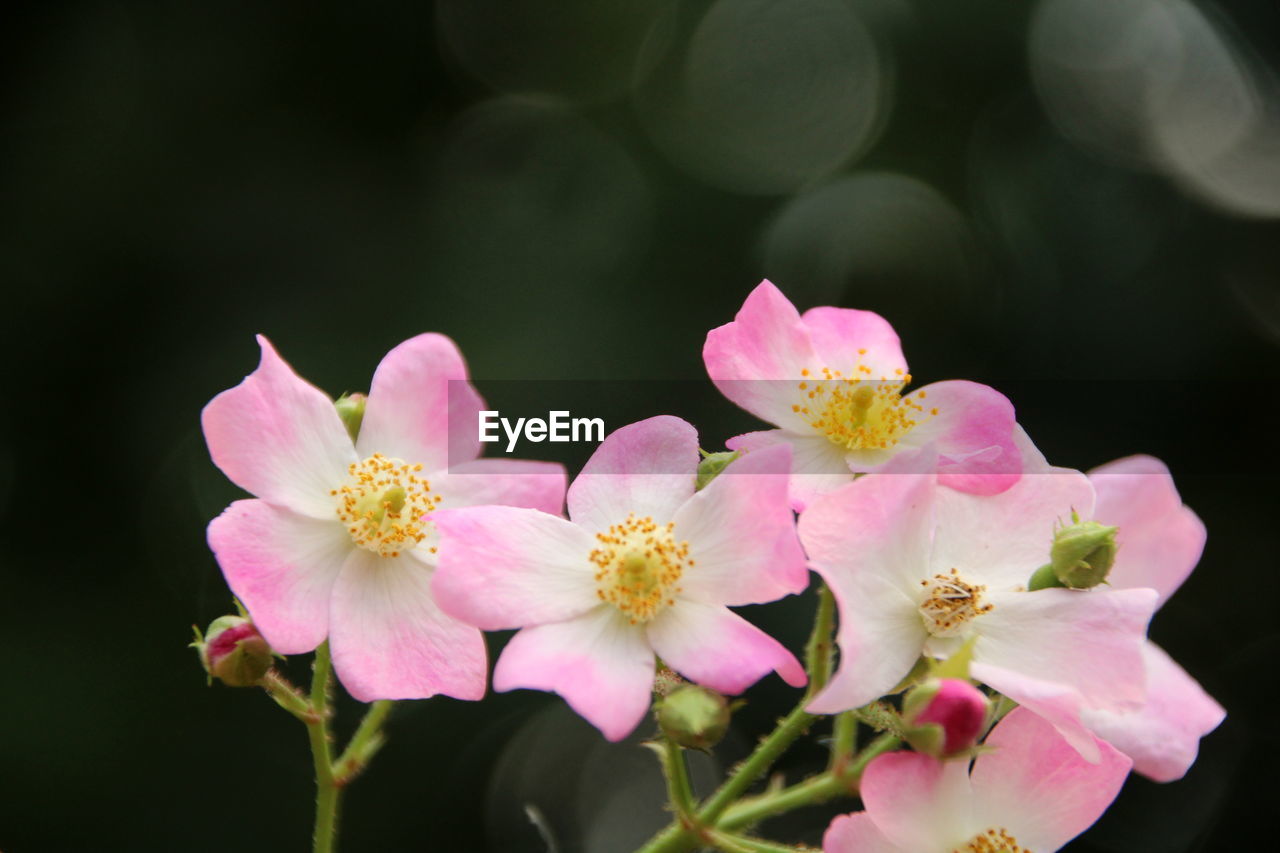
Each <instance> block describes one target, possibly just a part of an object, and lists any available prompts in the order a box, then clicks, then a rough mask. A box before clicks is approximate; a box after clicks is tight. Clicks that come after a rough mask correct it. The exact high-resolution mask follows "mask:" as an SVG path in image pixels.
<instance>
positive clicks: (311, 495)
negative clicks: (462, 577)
mask: <svg viewBox="0 0 1280 853" xmlns="http://www.w3.org/2000/svg"><path fill="white" fill-rule="evenodd" d="M258 343H259V344H260V345H261V347H262V360H261V362H260V363H259V364H258V368H257V370H255V371H254V372H253V373H252V374H250V375H249V376H247V377H246V378H245V380H244V381H243V382H241V383H240V384H239V385H237V386H236V387H234V388H231V389H229V390H227V391H223V392H222V393H221V394H219V395H218V396H216V397H214V398H213V400H211V401H210V402H209V404H208V405H207V406H205V409H204V412H203V414H202V416H201V422H202V424H203V427H204V435H205V440H206V441H207V442H208V445H209V453H210V455H211V456H212V457H213V461H214V464H216V465H217V466H218V467H219V468H221V469H222V471H223V473H224V474H226V475H227V477H229V478H230V479H231V480H232V482H234V483H235V484H236V485H238V486H240V487H241V488H243V489H245V490H246V491H248V492H250V493H252V494H253V495H255V496H256V497H257V498H258V499H257V500H241V501H236V502H235V503H233V504H231V506H229V507H227V509H226V510H225V511H224V512H223V513H222V515H220V516H218V517H217V518H215V519H214V520H213V521H212V522H211V523H210V525H209V545H210V547H211V548H212V549H213V552H214V554H215V555H216V557H217V558H218V564H219V565H220V566H221V567H222V572H223V574H224V575H225V576H226V578H227V583H228V584H229V585H230V587H231V589H232V591H233V592H234V593H235V594H236V596H237V597H238V598H239V599H240V600H241V601H242V602H243V603H244V605H245V607H246V608H247V609H248V610H249V613H250V615H251V616H252V617H253V621H254V624H256V625H257V626H258V629H259V630H260V631H261V632H262V635H263V636H264V637H266V638H267V640H268V642H270V643H271V646H272V647H273V648H274V649H275V650H276V651H278V652H281V653H283V654H301V653H303V652H309V651H311V650H312V649H314V648H316V646H318V645H319V644H320V643H321V642H323V641H324V640H325V638H326V637H328V638H329V641H330V646H331V649H332V653H333V663H334V667H335V669H336V670H337V673H338V677H339V678H340V679H341V680H342V683H343V685H344V686H345V687H346V688H347V691H348V692H349V693H351V695H352V696H354V697H356V698H357V699H360V700H362V701H371V700H374V699H412V698H421V697H426V696H431V695H434V694H436V693H444V694H446V695H449V696H455V697H457V698H460V699H479V698H480V697H481V696H483V695H484V686H485V668H486V667H485V648H484V638H483V637H482V636H481V634H480V632H479V631H477V630H475V628H472V627H471V626H469V625H464V624H462V623H460V622H457V621H455V620H454V619H452V618H450V617H449V616H446V615H445V614H444V613H442V612H441V611H440V609H439V608H438V607H437V606H436V603H435V600H434V598H433V597H432V595H431V588H430V581H431V574H432V571H433V567H434V565H435V562H436V557H435V554H436V547H437V546H436V543H437V539H438V535H437V533H436V531H435V529H434V527H433V526H432V525H431V524H430V523H429V522H425V521H423V516H424V515H425V514H427V513H429V512H431V511H432V510H436V509H440V508H441V507H450V506H470V505H473V504H492V503H507V504H513V505H517V506H526V507H537V508H538V509H541V510H545V511H548V512H558V511H559V510H560V506H561V504H562V503H563V499H564V490H565V474H564V470H563V469H562V468H561V467H560V466H559V465H554V464H550V463H545V462H525V461H519V460H506V459H501V460H497V459H477V457H478V456H479V455H480V452H479V451H480V445H479V441H478V439H477V437H476V429H475V423H476V417H477V413H478V412H479V410H480V409H481V408H482V407H483V403H482V402H481V400H480V397H479V395H477V394H476V393H475V390H474V389H473V388H472V387H471V385H470V384H469V383H468V382H466V379H467V370H466V365H465V364H464V363H463V360H462V355H461V353H459V352H458V349H457V347H456V346H455V345H454V343H453V342H452V341H451V340H449V339H448V338H446V337H444V336H443V335H436V334H426V335H419V336H418V337H416V338H411V339H410V340H408V341H405V342H404V343H402V344H400V345H399V346H398V347H396V348H395V349H393V350H392V351H391V352H389V353H387V356H386V357H385V358H384V359H383V360H382V363H381V364H379V365H378V369H377V372H375V373H374V375H373V383H372V385H371V386H370V391H369V395H368V400H367V403H366V407H365V413H364V420H363V423H362V425H361V427H360V432H359V437H358V439H357V440H356V441H355V442H354V443H353V442H352V440H351V437H350V435H349V434H348V432H347V428H346V427H345V426H344V425H343V422H342V420H341V419H340V418H339V416H338V413H337V410H336V409H335V408H334V404H333V400H331V399H330V398H329V397H328V396H327V395H326V394H325V393H324V392H322V391H320V390H319V389H318V388H316V387H315V386H313V385H310V384H308V383H307V382H305V381H304V380H303V379H301V378H300V377H299V376H298V375H297V374H296V373H294V372H293V370H292V369H291V368H290V367H289V365H288V364H286V363H285V362H284V360H283V359H281V358H280V356H279V355H278V354H277V353H276V351H275V350H274V349H273V348H272V346H271V344H270V343H269V342H268V341H267V339H266V338H263V337H259V338H258ZM450 380H454V381H452V382H451V381H450ZM450 391H452V394H451V393H450ZM451 425H453V429H450V426H451ZM450 463H452V464H450Z"/></svg>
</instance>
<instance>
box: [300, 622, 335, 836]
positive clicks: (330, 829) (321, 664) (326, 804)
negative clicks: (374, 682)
mask: <svg viewBox="0 0 1280 853" xmlns="http://www.w3.org/2000/svg"><path fill="white" fill-rule="evenodd" d="M330 668H331V664H330V661H329V643H328V642H327V641H326V642H324V643H321V644H320V647H319V648H317V649H316V660H315V669H314V673H313V674H312V676H311V710H312V715H313V716H312V717H311V719H309V720H307V721H306V722H307V736H308V737H309V738H310V739H311V758H312V762H313V763H314V764H315V769H316V825H315V833H314V835H313V836H312V850H313V851H314V853H333V850H334V849H335V844H336V836H337V827H338V800H339V793H340V792H341V788H340V787H339V786H338V785H337V784H335V779H334V775H333V755H332V751H331V750H330V746H329V672H330Z"/></svg>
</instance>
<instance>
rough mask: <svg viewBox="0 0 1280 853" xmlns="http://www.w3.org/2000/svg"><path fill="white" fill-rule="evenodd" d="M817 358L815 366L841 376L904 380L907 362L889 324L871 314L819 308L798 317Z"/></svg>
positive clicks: (826, 307)
mask: <svg viewBox="0 0 1280 853" xmlns="http://www.w3.org/2000/svg"><path fill="white" fill-rule="evenodd" d="M801 320H802V321H803V322H804V326H805V328H806V329H807V330H808V332H809V340H810V341H811V343H812V346H813V350H814V352H815V354H816V355H817V358H818V362H817V365H816V366H817V367H818V368H819V370H821V368H823V367H827V368H830V369H831V370H833V371H836V370H839V371H841V372H842V373H843V374H844V375H845V376H852V377H856V378H859V379H861V378H866V379H874V380H889V381H905V379H906V376H907V360H906V358H905V357H904V356H903V355H902V342H901V341H900V340H899V339H898V333H897V332H895V331H894V330H893V326H891V325H889V321H888V320H886V319H884V318H883V317H881V316H880V315H879V314H876V313H875V312H874V311H860V310H858V309H856V308H834V307H830V306H823V307H820V308H810V309H809V310H808V311H806V312H804V314H803V315H802V317H801Z"/></svg>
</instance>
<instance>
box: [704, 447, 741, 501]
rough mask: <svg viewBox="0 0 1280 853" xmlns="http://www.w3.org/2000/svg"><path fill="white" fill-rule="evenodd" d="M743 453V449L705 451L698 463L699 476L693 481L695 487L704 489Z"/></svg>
mask: <svg viewBox="0 0 1280 853" xmlns="http://www.w3.org/2000/svg"><path fill="white" fill-rule="evenodd" d="M741 455H742V451H741V450H724V451H721V452H719V453H703V455H702V461H701V462H699V463H698V477H697V479H696V480H694V481H693V484H694V488H695V489H696V490H697V491H702V490H703V489H705V488H706V487H707V484H708V483H710V482H711V481H712V480H714V479H715V478H716V477H717V476H719V475H720V472H721V471H723V470H724V469H725V468H727V467H728V466H729V463H730V462H732V461H733V460H735V459H737V458H738V457H739V456H741Z"/></svg>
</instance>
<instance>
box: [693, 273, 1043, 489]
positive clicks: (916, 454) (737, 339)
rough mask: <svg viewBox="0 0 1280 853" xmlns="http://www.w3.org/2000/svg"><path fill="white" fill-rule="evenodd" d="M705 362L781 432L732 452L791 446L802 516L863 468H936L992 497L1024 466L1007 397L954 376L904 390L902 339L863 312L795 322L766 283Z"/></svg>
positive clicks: (825, 313)
mask: <svg viewBox="0 0 1280 853" xmlns="http://www.w3.org/2000/svg"><path fill="white" fill-rule="evenodd" d="M702 357H703V361H704V362H705V363H706V366H707V374H708V375H709V376H710V377H711V379H712V381H713V382H714V383H715V385H716V387H717V388H719V389H720V392H721V393H723V394H724V395H725V396H726V397H728V398H729V399H730V400H732V401H733V402H734V403H736V404H738V405H739V406H741V407H742V408H744V409H746V410H747V411H748V412H750V413H751V414H753V415H755V416H756V417H758V418H760V419H762V420H765V421H768V422H770V423H772V424H774V425H776V426H777V427H778V429H773V430H767V431H764V432H753V433H747V434H746V435H741V436H738V437H737V438H734V439H731V440H730V441H729V447H730V448H732V449H744V450H750V449H753V448H759V447H764V446H767V445H770V444H780V443H781V444H787V445H789V446H790V447H791V448H792V458H793V467H792V471H793V474H794V476H793V478H792V482H791V500H792V502H793V505H794V506H795V508H796V509H797V510H800V509H803V508H804V506H805V504H807V503H809V502H811V501H812V500H813V499H814V498H815V497H817V496H818V495H820V494H824V493H826V492H829V491H832V490H833V489H835V488H838V487H840V486H841V485H843V484H845V483H848V482H849V481H851V480H852V479H853V478H854V475H855V474H857V473H862V472H871V471H897V472H934V471H936V472H937V473H938V474H939V475H940V478H939V479H940V481H941V482H942V483H943V485H946V486H950V487H951V488H955V489H960V490H962V491H966V492H973V493H976V494H994V493H998V492H1000V491H1003V490H1004V489H1007V488H1008V487H1009V486H1011V485H1012V484H1013V483H1015V482H1016V481H1017V479H1018V476H1019V474H1020V473H1021V471H1022V466H1021V460H1020V458H1019V455H1018V449H1017V447H1016V446H1015V444H1014V441H1013V430H1014V413H1013V406H1012V405H1011V404H1010V403H1009V401H1008V400H1007V399H1005V397H1004V396H1003V395H1002V394H1000V393H999V392H998V391H995V390H994V389H992V388H988V387H987V386H985V385H979V384H977V383H974V382H966V381H961V380H956V381H949V382H936V383H933V384H931V385H926V386H924V387H923V388H920V389H918V390H916V391H913V392H911V393H904V391H905V388H906V386H907V385H908V384H909V383H910V381H911V375H910V373H909V372H908V370H907V362H906V359H905V358H903V355H902V346H901V344H900V343H899V342H898V335H897V333H895V332H894V330H893V327H891V326H890V325H889V323H888V322H887V321H885V319H884V318H882V317H880V316H879V315H878V314H874V313H872V312H870V311H858V310H854V309H851V308H832V307H822V308H811V309H809V310H808V311H806V312H805V313H804V314H803V315H801V314H799V313H798V312H797V311H796V309H795V306H794V305H792V304H791V302H789V301H788V300H787V298H786V297H785V296H784V295H783V294H782V292H781V291H779V290H778V288H776V287H774V285H773V284H771V283H770V282H768V281H764V282H761V283H760V285H759V286H757V287H756V289H755V290H753V291H752V292H751V294H750V295H749V296H748V297H747V300H746V302H745V303H743V306H742V309H741V310H740V311H738V314H737V316H736V317H735V318H734V320H733V322H731V323H728V324H726V325H724V326H720V327H719V328H716V329H712V330H711V331H710V332H709V333H708V334H707V341H706V345H705V346H704V348H703V351H702Z"/></svg>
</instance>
